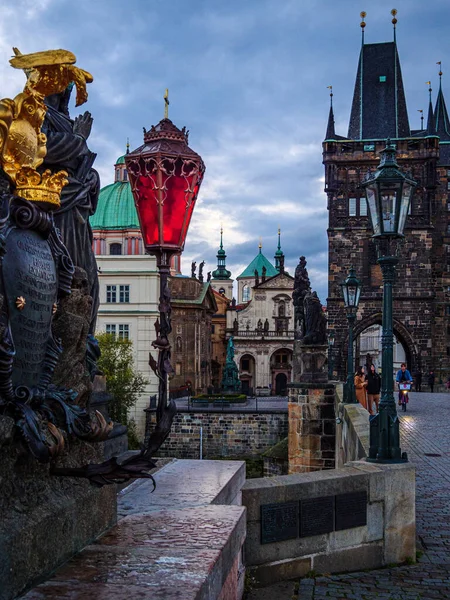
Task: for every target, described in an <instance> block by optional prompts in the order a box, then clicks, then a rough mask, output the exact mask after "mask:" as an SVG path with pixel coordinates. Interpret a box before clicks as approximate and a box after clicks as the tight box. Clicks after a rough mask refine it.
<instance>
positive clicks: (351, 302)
mask: <svg viewBox="0 0 450 600" xmlns="http://www.w3.org/2000/svg"><path fill="white" fill-rule="evenodd" d="M347 294H348V304H347V306H349V307H355V306H356V299H357V294H358V288H357V287H356V286H353V285H348V286H347Z"/></svg>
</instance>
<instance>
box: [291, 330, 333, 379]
mask: <svg viewBox="0 0 450 600" xmlns="http://www.w3.org/2000/svg"><path fill="white" fill-rule="evenodd" d="M327 354H328V346H327V345H323V344H321V345H309V344H304V343H303V342H302V341H299V340H297V341H295V342H294V357H295V358H294V376H293V381H295V382H298V381H304V382H305V383H314V382H316V383H326V382H327V381H328V370H327V367H328V359H327Z"/></svg>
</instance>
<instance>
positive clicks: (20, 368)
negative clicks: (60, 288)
mask: <svg viewBox="0 0 450 600" xmlns="http://www.w3.org/2000/svg"><path fill="white" fill-rule="evenodd" d="M3 282H4V286H5V291H6V297H7V301H8V310H9V317H10V325H11V333H12V338H13V341H14V346H15V350H16V356H15V358H14V370H13V383H14V385H27V386H34V385H37V384H38V382H39V377H40V372H41V367H42V363H43V360H44V358H45V354H46V349H47V342H48V339H49V336H50V333H51V323H52V307H53V303H54V302H55V301H56V295H57V278H56V269H55V263H54V260H53V256H52V253H51V251H50V247H49V245H48V243H47V241H46V240H44V239H43V238H41V236H40V235H39V234H38V233H36V232H34V231H24V230H21V229H13V230H11V231H10V233H9V235H8V237H7V239H6V254H5V257H4V259H3ZM19 296H22V297H23V298H25V305H24V308H23V310H21V311H19V310H17V307H16V298H17V297H19Z"/></svg>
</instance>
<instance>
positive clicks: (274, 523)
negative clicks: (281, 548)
mask: <svg viewBox="0 0 450 600" xmlns="http://www.w3.org/2000/svg"><path fill="white" fill-rule="evenodd" d="M297 536H298V502H279V503H277V504H263V505H262V506H261V544H269V543H271V542H282V541H283V540H291V539H295V538H296V537H297Z"/></svg>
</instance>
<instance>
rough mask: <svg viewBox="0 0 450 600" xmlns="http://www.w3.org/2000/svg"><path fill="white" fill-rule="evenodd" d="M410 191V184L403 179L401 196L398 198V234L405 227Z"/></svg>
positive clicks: (411, 189)
mask: <svg viewBox="0 0 450 600" xmlns="http://www.w3.org/2000/svg"><path fill="white" fill-rule="evenodd" d="M412 191H413V187H412V185H410V184H409V183H408V182H407V181H405V182H404V183H403V189H402V196H401V200H400V215H399V218H398V232H399V233H400V234H403V230H404V229H405V224H406V217H407V215H408V214H409V206H410V202H411V196H412Z"/></svg>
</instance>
